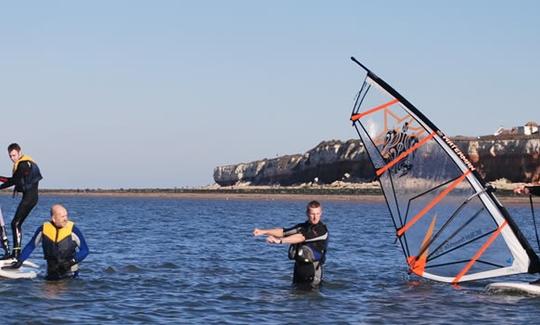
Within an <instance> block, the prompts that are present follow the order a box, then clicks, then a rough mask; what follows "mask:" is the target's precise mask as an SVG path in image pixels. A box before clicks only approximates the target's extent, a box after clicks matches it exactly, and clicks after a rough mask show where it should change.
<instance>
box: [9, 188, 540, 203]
mask: <svg viewBox="0 0 540 325" xmlns="http://www.w3.org/2000/svg"><path fill="white" fill-rule="evenodd" d="M0 192H1V194H2V195H11V191H0ZM40 195H42V196H49V195H50V196H80V197H126V198H163V199H192V200H257V201H311V200H318V201H322V202H325V201H343V202H347V201H349V202H370V203H377V202H380V203H384V202H385V199H384V196H383V195H382V192H379V191H373V190H369V191H362V190H360V191H359V190H354V191H351V190H346V191H341V190H328V189H309V190H304V191H298V189H285V188H279V189H267V190H261V189H255V190H249V189H245V188H244V189H241V190H231V189H225V190H206V189H192V190H186V189H181V190H178V189H129V190H101V189H98V190H63V189H62V190H58V189H43V190H40ZM496 196H497V198H498V199H499V201H500V202H501V203H502V204H503V205H504V204H529V197H528V196H517V195H514V194H512V193H511V192H508V191H501V193H497V192H496ZM533 201H534V203H535V205H539V206H540V199H539V198H533Z"/></svg>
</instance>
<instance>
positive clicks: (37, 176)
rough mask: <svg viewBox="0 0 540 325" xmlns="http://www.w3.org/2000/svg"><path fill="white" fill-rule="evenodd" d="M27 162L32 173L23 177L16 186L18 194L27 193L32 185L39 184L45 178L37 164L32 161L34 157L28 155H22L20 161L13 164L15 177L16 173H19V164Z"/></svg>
mask: <svg viewBox="0 0 540 325" xmlns="http://www.w3.org/2000/svg"><path fill="white" fill-rule="evenodd" d="M24 162H27V163H28V164H30V173H29V174H28V175H23V176H22V177H21V178H20V179H19V180H18V181H17V182H16V184H15V191H17V192H25V191H27V190H28V189H29V188H30V187H31V186H32V185H34V184H35V183H37V182H39V181H40V180H41V179H43V176H41V171H40V170H39V167H38V165H37V164H36V162H35V161H34V160H33V159H32V157H30V156H28V155H22V156H21V158H19V160H17V161H16V162H15V163H14V164H13V175H15V172H16V171H17V168H19V164H21V163H24Z"/></svg>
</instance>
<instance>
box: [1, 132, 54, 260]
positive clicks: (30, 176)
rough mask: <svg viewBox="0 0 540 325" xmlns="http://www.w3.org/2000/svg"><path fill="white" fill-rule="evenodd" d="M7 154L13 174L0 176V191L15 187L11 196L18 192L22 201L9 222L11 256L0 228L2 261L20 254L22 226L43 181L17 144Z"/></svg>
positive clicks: (34, 165) (35, 200)
mask: <svg viewBox="0 0 540 325" xmlns="http://www.w3.org/2000/svg"><path fill="white" fill-rule="evenodd" d="M8 154H9V158H10V159H11V161H13V174H12V176H11V177H4V176H0V182H2V183H3V184H2V185H0V190H1V189H4V188H8V187H11V186H15V188H14V190H13V196H15V193H17V192H20V193H22V199H21V201H20V202H19V206H18V207H17V211H15V216H14V217H13V220H11V231H12V236H13V251H12V252H11V254H10V253H9V242H8V239H7V235H6V230H5V228H4V227H0V228H1V229H0V235H1V237H2V247H3V249H4V256H3V257H2V259H10V258H17V257H18V256H19V254H20V253H21V243H22V224H23V222H24V220H25V219H26V217H28V215H29V214H30V212H31V211H32V209H33V208H34V207H35V206H36V204H37V202H38V184H39V181H40V180H41V179H43V177H42V176H41V172H40V170H39V167H38V165H37V164H36V163H35V161H34V160H33V159H32V158H31V157H30V156H28V155H24V154H23V153H22V152H21V147H20V146H19V145H18V144H16V143H12V144H10V145H9V146H8Z"/></svg>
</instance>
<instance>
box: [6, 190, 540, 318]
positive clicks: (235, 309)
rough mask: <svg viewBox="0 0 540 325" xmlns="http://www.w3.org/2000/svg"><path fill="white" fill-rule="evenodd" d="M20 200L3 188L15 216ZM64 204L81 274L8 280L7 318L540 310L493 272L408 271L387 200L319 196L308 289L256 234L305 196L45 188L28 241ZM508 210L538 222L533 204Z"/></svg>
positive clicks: (501, 314)
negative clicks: (320, 241) (317, 257)
mask: <svg viewBox="0 0 540 325" xmlns="http://www.w3.org/2000/svg"><path fill="white" fill-rule="evenodd" d="M17 202H18V201H17V200H12V199H11V198H10V197H8V196H0V204H1V205H2V209H3V211H4V216H5V217H6V219H8V220H9V221H10V220H11V217H12V216H13V213H14V209H15V208H16V205H17ZM57 202H59V203H63V204H65V205H66V207H67V208H68V210H69V213H70V217H71V219H72V220H74V221H75V222H76V223H77V224H78V226H79V227H80V228H81V230H82V231H83V233H84V234H85V237H86V239H87V241H88V244H89V246H90V249H91V255H90V256H89V257H88V258H87V259H86V260H85V261H84V263H82V272H81V277H80V278H79V279H76V280H70V281H66V282H60V283H48V282H46V281H44V280H43V278H42V277H38V278H37V279H34V280H5V279H0V310H1V316H2V320H1V321H0V322H1V323H2V324H4V323H8V324H10V323H32V324H41V323H43V324H45V323H49V324H50V323H52V322H55V323H83V324H84V323H86V324H96V323H99V324H105V323H111V324H117V323H173V324H178V323H203V322H210V323H250V324H252V323H259V322H264V323H388V324H394V323H405V322H414V323H415V324H417V323H425V324H428V323H429V324H432V323H439V324H448V323H509V324H511V323H515V324H524V323H533V322H536V321H537V319H538V316H540V298H534V297H527V296H524V295H515V294H514V295H508V294H494V293H489V292H486V291H485V290H484V287H485V285H486V284H487V283H489V281H487V282H480V283H474V284H466V285H463V286H462V287H460V288H454V287H452V286H450V285H447V284H440V283H435V282H430V281H425V280H420V279H419V278H417V277H415V276H409V275H407V272H406V268H405V266H404V263H403V255H402V253H401V251H400V248H399V246H398V245H397V244H395V243H394V239H393V230H392V226H391V221H390V218H389V217H388V215H387V209H386V206H385V205H384V204H383V203H361V202H354V203H353V202H322V203H323V205H324V207H325V210H324V216H323V219H324V221H325V222H326V223H327V225H328V227H329V229H330V234H331V242H330V249H329V253H328V261H327V264H326V274H325V280H326V282H325V283H324V285H323V287H322V288H320V289H319V290H315V291H300V290H296V289H294V288H292V287H291V278H292V262H291V261H289V260H288V259H287V247H286V246H270V245H267V244H266V243H265V242H264V240H263V239H262V238H254V237H252V235H251V231H252V229H253V228H254V227H274V226H288V225H292V224H295V223H297V222H300V221H303V220H304V208H305V204H306V202H303V201H236V200H188V199H160V198H107V197H102V198H95V197H65V196H62V197H54V196H44V195H42V196H41V198H40V202H39V205H38V207H37V209H36V210H34V211H33V212H32V214H31V215H30V216H29V218H28V220H27V221H26V223H25V225H24V226H25V227H24V234H25V237H24V239H23V241H24V242H25V243H26V242H27V241H28V240H29V238H30V236H31V235H32V233H33V231H34V230H35V228H36V227H37V226H38V225H39V224H41V222H43V220H45V219H47V218H48V209H49V207H50V206H51V204H53V203H57ZM509 210H510V212H511V213H512V214H513V215H514V216H515V217H516V219H520V218H521V219H523V220H524V221H529V220H530V210H529V208H528V206H527V205H515V206H510V207H509ZM41 258H42V255H41V249H38V250H36V251H35V252H34V254H33V256H32V260H33V261H34V262H38V263H40V264H41V265H44V261H42V260H41ZM42 269H43V267H42ZM513 279H516V278H513ZM517 279H521V280H526V281H528V280H532V279H534V278H533V277H531V276H529V277H527V276H523V277H518V278H517Z"/></svg>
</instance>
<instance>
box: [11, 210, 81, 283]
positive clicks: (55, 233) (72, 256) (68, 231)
mask: <svg viewBox="0 0 540 325" xmlns="http://www.w3.org/2000/svg"><path fill="white" fill-rule="evenodd" d="M40 243H41V246H42V247H43V255H44V258H45V259H46V260H47V275H46V277H45V279H46V280H51V281H55V280H61V279H66V278H74V277H77V275H78V274H79V266H78V264H79V263H80V262H82V261H83V260H84V259H85V258H86V256H88V253H89V252H90V250H89V249H88V245H87V244H86V240H85V239H84V236H83V234H82V232H81V231H80V230H79V228H77V227H76V226H75V224H74V223H73V222H72V221H69V220H68V212H67V210H66V208H64V207H63V206H62V205H60V204H55V205H53V206H52V207H51V220H50V221H47V222H45V223H43V225H42V226H40V227H38V229H37V230H36V232H35V233H34V236H33V237H32V239H31V240H30V241H29V242H28V244H26V246H24V249H23V250H22V253H21V255H20V256H19V258H18V259H17V260H16V261H15V262H13V263H12V264H11V265H9V266H4V267H2V269H18V268H20V267H21V266H22V264H23V262H24V261H25V260H26V259H28V258H29V257H30V255H31V254H32V252H33V251H34V249H36V247H37V246H38V245H39V244H40Z"/></svg>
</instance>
